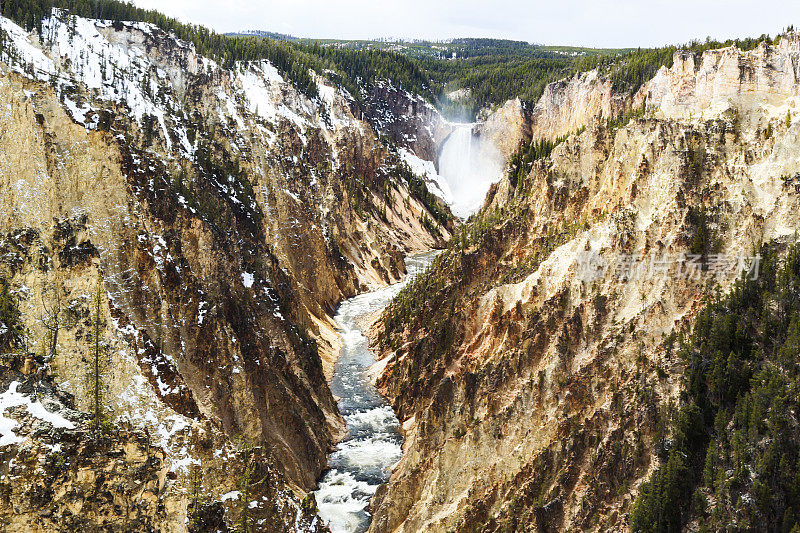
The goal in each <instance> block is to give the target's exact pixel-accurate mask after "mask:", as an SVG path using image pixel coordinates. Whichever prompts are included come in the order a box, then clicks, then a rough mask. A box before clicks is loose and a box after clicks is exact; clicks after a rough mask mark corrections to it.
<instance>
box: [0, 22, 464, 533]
mask: <svg viewBox="0 0 800 533" xmlns="http://www.w3.org/2000/svg"><path fill="white" fill-rule="evenodd" d="M42 28H43V29H42V34H41V35H40V36H36V35H28V34H26V33H25V32H24V31H23V30H22V29H20V28H19V27H17V26H15V25H14V24H13V23H12V22H10V21H8V20H6V19H2V31H3V32H4V37H5V39H4V40H3V43H4V47H3V50H2V55H0V59H2V62H0V124H2V128H1V130H2V131H0V206H2V208H0V228H2V237H0V249H2V250H3V254H2V259H1V261H2V270H0V275H2V277H3V279H4V280H5V281H7V282H8V283H9V284H10V286H11V287H12V292H13V293H14V295H15V297H16V298H17V299H18V300H19V306H20V310H21V312H22V320H23V323H24V326H25V328H26V329H27V331H28V332H29V333H28V335H27V337H26V343H27V347H26V348H27V349H28V350H29V351H30V352H32V353H36V354H40V355H41V356H43V357H45V358H46V362H47V363H48V364H49V366H50V369H51V371H52V372H53V373H54V374H55V375H56V376H57V377H56V386H57V387H58V388H60V389H64V390H66V391H68V392H70V393H72V394H74V396H75V397H76V399H77V407H78V408H80V409H87V408H88V407H89V403H90V401H91V395H90V394H88V392H89V390H90V386H89V382H90V381H91V380H90V379H89V372H90V366H91V365H89V353H90V347H91V339H92V331H93V330H92V327H93V326H92V324H93V322H92V321H93V320H96V319H97V317H99V322H100V323H101V324H102V333H103V342H102V346H101V349H102V352H103V356H102V359H103V363H104V365H103V366H104V374H103V378H102V383H103V387H104V389H103V394H104V397H105V398H106V399H107V400H106V406H107V410H108V411H109V412H108V417H109V418H110V419H111V420H112V421H113V422H114V423H118V422H119V421H120V420H126V421H127V423H130V424H131V427H132V429H131V431H132V432H134V433H136V434H137V435H140V434H141V432H142V431H146V432H148V433H149V434H150V435H158V436H159V438H158V442H157V446H158V447H159V448H161V450H162V451H160V452H159V453H162V454H163V461H162V463H163V465H162V466H158V468H155V467H154V468H155V470H153V475H156V474H157V475H158V476H161V477H163V472H162V470H164V471H166V472H169V473H170V476H169V481H167V482H166V484H165V483H164V482H163V480H162V482H161V485H159V488H158V491H159V494H160V493H162V492H165V491H166V492H169V493H170V494H172V496H173V497H174V498H175V502H176V503H175V504H174V505H175V508H176V509H177V510H173V511H171V514H169V515H168V516H167V517H166V520H167V522H168V523H169V524H171V525H164V527H165V528H167V529H169V528H170V527H173V528H174V529H176V530H183V529H184V528H185V526H184V518H185V517H186V516H187V513H189V511H188V509H189V508H188V503H187V497H186V493H185V491H184V488H185V487H186V486H187V484H188V483H189V478H190V476H189V473H190V470H191V468H190V467H191V465H200V474H198V476H199V477H200V478H201V481H202V483H201V485H202V487H203V488H202V491H203V493H204V494H205V495H206V496H208V497H210V498H212V499H213V498H216V499H219V498H220V495H221V494H222V493H225V492H230V491H232V490H237V484H240V481H241V477H242V475H243V474H242V472H240V471H239V470H241V469H239V468H238V467H237V468H233V469H231V468H228V469H226V468H225V466H224V465H225V461H226V458H227V460H232V459H231V458H232V457H234V455H235V454H241V453H248V454H249V453H250V452H249V451H248V450H250V449H251V447H255V448H253V449H257V450H262V452H258V453H260V454H261V456H260V457H261V458H260V459H258V461H261V463H258V461H256V463H258V464H262V463H263V464H264V465H268V466H263V467H262V466H258V465H256V464H255V463H254V465H255V466H253V468H254V471H256V472H259V473H260V476H261V478H264V479H266V478H269V479H271V480H273V481H270V482H269V483H264V484H263V485H264V486H265V487H266V486H269V487H272V488H271V489H270V490H273V489H274V491H273V493H270V494H266V493H265V494H264V498H265V499H268V496H269V497H272V496H275V495H276V494H282V495H283V496H281V497H280V498H278V497H277V496H275V498H278V499H275V498H273V499H272V500H269V501H268V503H267V504H265V505H267V507H268V509H266V510H265V511H264V512H265V513H271V512H273V510H274V508H276V507H275V506H277V507H279V508H281V509H284V511H285V512H277V511H275V513H273V514H274V515H275V517H276V518H275V517H273V518H269V520H273V519H274V520H278V522H281V521H282V520H285V524H284V526H281V529H291V528H292V527H295V526H293V524H295V522H294V517H295V514H297V513H294V514H293V513H292V512H290V511H291V509H292V508H294V507H296V508H297V509H300V500H299V499H298V498H302V494H303V492H304V491H306V490H309V489H310V488H312V487H313V485H314V483H315V481H316V478H317V476H318V474H319V472H320V471H321V470H322V469H323V468H324V466H325V463H326V455H327V452H328V450H329V448H330V446H331V444H332V442H334V441H335V440H336V439H337V438H339V437H340V436H341V434H342V432H343V422H342V420H341V418H340V417H339V415H338V411H337V409H336V405H335V402H334V399H333V397H332V395H331V394H330V391H329V389H328V387H327V384H326V379H325V377H326V373H329V372H330V369H331V368H332V362H333V358H334V357H335V353H336V350H337V342H338V341H337V339H336V335H335V333H334V326H333V323H332V320H331V318H330V316H331V314H332V311H333V309H334V308H335V306H336V304H337V303H338V302H339V301H340V300H341V299H342V298H343V297H346V296H352V295H354V294H355V293H357V292H358V291H361V290H364V289H366V288H369V287H377V286H381V285H384V284H386V283H390V282H392V281H395V280H398V279H400V278H401V277H402V276H403V274H404V268H405V267H404V264H403V256H404V255H405V254H407V253H409V252H413V251H417V250H423V249H428V248H430V247H434V246H439V245H441V244H442V243H443V242H444V241H445V240H446V239H447V238H448V237H449V233H448V230H447V229H446V228H445V227H444V226H443V225H441V224H440V223H439V222H437V217H435V216H433V215H432V214H431V213H430V211H429V207H430V206H431V204H430V202H429V201H428V202H426V201H425V200H424V199H420V197H419V195H418V194H415V193H413V192H412V191H411V184H410V181H409V179H408V176H407V174H406V173H405V172H404V170H403V169H402V168H401V167H400V166H399V162H400V160H401V159H400V155H399V154H398V153H397V152H396V151H395V150H393V149H390V148H389V147H387V145H386V144H384V143H382V142H381V141H380V140H379V139H378V133H377V132H376V131H375V130H374V129H373V128H372V127H371V126H370V124H369V123H367V122H364V121H361V120H359V119H357V118H355V117H354V114H353V102H352V100H351V99H350V98H349V96H348V95H347V94H346V93H343V92H341V91H339V90H338V89H336V88H335V87H333V86H332V85H330V84H329V83H328V82H327V81H325V80H324V79H322V78H319V79H318V88H319V93H320V97H318V98H315V99H313V100H311V99H309V98H307V97H306V96H304V95H303V94H302V93H301V92H299V91H298V90H297V89H296V88H295V87H294V86H293V85H292V84H291V83H289V82H288V81H286V80H285V79H284V78H283V77H282V76H281V75H280V74H279V73H278V71H277V70H276V69H275V68H274V67H273V66H272V65H271V64H269V63H268V62H266V61H260V62H253V63H247V64H244V63H242V64H237V65H236V66H235V67H234V68H233V69H231V70H227V69H224V68H221V67H220V66H218V65H217V64H216V63H214V62H213V61H211V60H209V59H207V58H204V57H201V56H199V55H198V54H196V52H195V51H194V48H193V47H192V46H191V45H189V44H187V43H184V42H181V41H179V40H176V39H175V38H174V36H171V35H167V34H166V33H164V32H163V31H161V30H159V29H158V28H156V27H154V26H151V25H148V24H142V23H114V24H112V23H110V22H104V21H94V20H88V19H82V18H78V17H73V16H70V15H69V14H67V13H65V12H60V11H54V12H53V15H52V16H51V17H49V18H48V19H46V20H45V21H44V23H43V26H42ZM411 111H412V112H414V110H413V109H412V110H411ZM426 204H427V207H426ZM440 207H441V206H440ZM438 220H443V219H442V217H439V219H438ZM137 432H139V433H137ZM208 435H214V437H213V438H210V437H207V436H208ZM120 438H122V439H123V440H126V439H128V438H129V437H120ZM131 438H134V437H131ZM135 438H139V437H135ZM37 453H38V452H37ZM231 454H234V455H231ZM256 455H258V454H256ZM234 459H235V457H234ZM239 463H240V464H247V462H246V461H245V462H244V463H243V462H241V461H240V462H239ZM131 464H132V463H131ZM159 469H161V470H159ZM158 472H160V473H158ZM248 476H255V474H252V472H250V473H249V474H248ZM261 478H259V479H261ZM252 481H253V482H255V481H257V480H256V479H255V477H253V479H252ZM55 482H56V483H61V482H62V481H60V480H56V481H55ZM120 486H121V485H120ZM17 490H27V486H26V484H25V483H23V482H15V483H14V484H13V485H12V491H17ZM64 490H67V489H66V488H65V489H64ZM254 490H255V489H254ZM292 491H294V492H295V493H297V494H298V496H297V497H295V496H293V495H292ZM240 492H242V491H241V490H240ZM125 497H127V496H125ZM131 497H133V496H131ZM259 497H260V496H259ZM281 498H282V499H281ZM12 499H13V498H12ZM229 500H230V501H228V502H227V503H226V504H225V505H227V506H228V507H230V508H231V509H233V510H231V512H230V513H229V514H228V515H227V516H228V518H227V520H228V521H229V522H230V521H231V520H234V519H238V518H237V517H238V516H239V514H241V513H246V512H247V511H246V510H247V509H249V508H250V507H248V506H249V505H250V504H251V502H249V501H245V502H243V503H242V505H241V507H242V509H239V508H238V507H237V506H239V504H238V503H237V504H235V505H234V503H232V502H234V500H235V499H232V498H229ZM254 501H255V500H254ZM273 504H274V505H273ZM260 505H262V504H261V503H258V504H257V505H256V507H255V508H260V507H259V506H260ZM286 506H289V507H286ZM292 506H294V507H292ZM287 509H288V510H287ZM229 510H230V509H229ZM54 512H56V511H54ZM298 512H299V511H298ZM59 513H61V511H60V510H59V511H58V512H57V513H56V514H59ZM256 514H257V513H256ZM4 516H7V517H9V520H10V522H9V527H17V528H23V529H24V527H25V526H24V524H27V522H24V521H23V519H22V518H19V519H18V520H17V519H15V518H14V517H13V513H4ZM59 516H60V515H59ZM161 518H163V515H159V518H158V520H160V519H161ZM256 519H258V520H268V517H266V515H264V516H260V517H255V515H252V516H250V517H249V518H248V520H256ZM25 520H27V519H25ZM153 520H156V518H153ZM57 523H58V522H57V521H55V522H52V523H49V524H50V525H48V526H46V527H44V526H43V527H44V529H48V528H50V527H52V524H57ZM254 523H255V522H254ZM281 523H283V522H281ZM297 523H298V524H299V523H300V522H297ZM297 527H300V526H297ZM315 527H316V526H315Z"/></svg>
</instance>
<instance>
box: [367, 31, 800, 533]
mask: <svg viewBox="0 0 800 533" xmlns="http://www.w3.org/2000/svg"><path fill="white" fill-rule="evenodd" d="M796 39H797V38H796V36H794V35H790V36H788V37H786V38H784V39H783V40H782V41H781V43H780V44H779V45H778V46H776V47H766V46H762V47H761V48H758V49H756V50H755V51H753V52H749V53H743V52H740V51H737V50H734V49H726V50H723V51H710V52H707V53H705V54H704V56H703V58H702V60H701V61H700V64H701V65H703V66H702V67H701V68H700V70H699V71H695V70H694V68H689V66H691V65H692V64H693V63H692V60H691V59H689V58H688V57H687V56H684V55H682V54H679V55H678V56H676V61H675V65H674V67H673V68H672V69H670V70H667V69H664V70H662V71H661V72H660V73H659V74H658V75H657V76H656V77H655V79H654V80H653V81H652V82H651V83H649V84H647V85H646V86H645V87H644V88H643V89H642V91H641V92H640V93H639V95H637V99H638V102H643V103H644V104H645V105H646V108H647V111H646V112H645V115H644V117H643V118H637V119H634V120H632V121H630V122H629V123H628V124H627V125H625V126H623V127H619V128H609V127H608V125H607V124H605V123H604V122H598V121H589V123H588V127H587V129H586V131H584V132H582V133H581V134H580V135H577V136H575V135H573V136H570V137H568V138H567V139H566V140H565V141H564V142H563V143H562V144H560V145H559V146H558V147H557V148H556V149H555V150H554V151H553V152H552V154H551V155H550V156H549V157H548V158H545V159H543V160H540V161H539V162H536V163H535V164H534V166H533V169H532V171H531V172H530V174H529V175H528V176H527V177H525V178H524V179H523V180H521V181H520V182H519V183H518V184H517V186H516V187H512V185H511V183H510V181H508V180H504V181H503V182H501V183H500V184H499V185H498V186H497V187H496V188H495V189H494V190H493V191H492V192H491V193H490V198H489V200H488V201H487V204H486V205H485V206H484V208H483V210H482V211H481V213H480V214H479V215H478V216H477V217H476V219H475V220H473V221H472V222H471V223H470V224H468V225H467V226H466V227H465V228H464V231H463V232H461V233H458V234H456V235H455V236H454V239H453V241H452V242H451V245H450V246H449V248H448V249H447V250H446V251H445V252H443V253H442V254H441V256H440V257H439V258H437V260H436V262H435V263H434V266H433V268H432V269H431V270H430V271H429V272H428V273H427V274H425V275H423V276H421V277H420V278H418V280H416V282H415V283H413V284H412V285H411V286H410V287H409V288H408V289H407V290H405V291H404V292H402V293H401V294H400V295H399V296H398V298H397V299H396V300H395V302H394V303H393V304H392V306H391V307H390V308H389V309H388V310H387V312H386V313H385V314H384V316H383V317H382V319H381V320H380V321H379V322H378V323H376V325H375V326H374V329H373V339H374V343H375V346H376V348H377V349H378V350H379V352H380V354H381V356H382V357H383V358H384V359H385V360H384V361H381V364H385V365H386V366H385V371H384V372H383V374H382V375H381V376H380V377H379V379H378V383H379V385H380V387H381V388H382V389H383V391H384V392H385V393H386V394H387V395H388V396H389V397H390V398H392V401H393V404H394V407H395V409H396V410H397V412H398V417H399V418H400V420H401V422H402V423H403V429H404V432H405V439H406V440H405V443H404V450H403V451H404V453H403V458H402V460H401V461H400V463H399V465H398V467H397V469H396V470H395V471H394V473H393V475H392V478H391V480H390V482H389V483H388V484H387V485H386V486H384V487H383V488H382V489H381V490H379V492H378V495H377V496H376V499H375V500H374V501H373V511H374V520H373V522H372V526H371V530H372V531H376V532H377V531H408V532H411V531H422V530H425V531H509V530H511V531H526V530H540V531H555V530H575V529H591V530H608V529H624V528H626V527H627V521H628V514H629V512H630V509H631V502H632V498H633V497H635V495H636V493H637V490H638V486H639V484H640V483H641V481H642V480H643V479H645V478H646V477H647V475H648V474H649V473H650V472H651V471H652V469H653V468H654V467H655V465H656V463H657V460H656V458H655V453H654V447H655V444H654V443H655V442H656V440H657V438H658V437H657V436H658V435H661V436H662V437H663V434H664V427H665V426H666V424H667V421H668V420H669V418H670V407H669V406H670V404H671V402H672V403H674V402H675V401H676V400H677V398H678V395H679V392H680V389H681V375H682V373H683V370H684V369H683V368H682V363H681V361H680V360H679V359H678V358H676V357H675V356H674V353H673V351H674V350H673V345H672V342H673V341H671V340H670V339H672V336H671V334H672V333H673V332H675V331H676V330H677V329H678V328H680V327H681V326H682V325H683V324H686V323H687V322H688V321H689V320H690V319H691V318H692V317H693V316H695V315H696V313H697V312H698V310H699V309H701V308H702V306H703V302H704V300H703V297H704V295H705V294H707V291H708V290H710V288H714V287H716V288H719V289H720V290H722V291H724V290H726V289H727V288H728V287H729V286H730V284H731V282H732V280H733V279H734V278H735V277H736V275H737V274H738V273H739V272H740V270H741V267H746V266H749V265H748V264H747V261H744V262H741V263H740V262H739V261H738V258H739V257H741V256H750V255H752V254H753V253H754V250H757V249H758V246H759V245H760V243H762V242H765V241H770V240H774V241H777V242H779V243H786V242H790V241H793V240H794V239H795V235H796V228H797V227H798V224H800V218H799V217H798V207H800V206H798V202H799V201H800V198H798V195H797V190H796V188H795V187H794V186H793V185H792V184H793V179H794V178H792V177H791V176H794V175H795V174H796V173H797V172H798V171H800V159H799V158H798V155H797V153H796V150H794V148H793V147H794V146H797V143H798V141H800V126H798V125H797V123H796V121H795V120H794V118H793V116H792V114H791V113H789V114H788V118H787V109H788V108H790V107H792V106H793V101H794V98H795V94H796V91H797V90H798V84H797V81H796V80H797V79H798V78H797V76H796V75H795V69H796V67H795V64H796V60H795V58H796V57H797V55H798V53H800V47H798V44H797V40H796ZM758 72H760V73H761V74H759V75H757V74H754V73H758ZM587 76H588V77H589V78H587ZM592 76H594V75H593V74H590V75H583V76H581V77H579V78H576V79H573V80H571V81H567V82H564V83H562V84H556V85H555V86H552V87H550V88H549V89H548V91H546V93H545V96H544V97H543V99H542V101H540V102H539V104H537V106H536V110H535V111H534V117H533V126H532V130H533V136H534V138H536V137H537V136H539V137H556V136H560V135H563V134H566V133H569V132H570V131H574V130H576V129H578V128H579V127H580V126H582V125H584V124H586V119H587V118H591V117H596V116H597V115H601V116H609V115H610V114H615V113H616V110H617V107H616V106H617V105H621V104H618V102H624V101H625V98H627V97H617V96H615V95H613V94H610V93H609V89H610V85H608V84H607V82H604V81H602V80H594V78H592ZM584 79H592V80H593V81H592V85H593V86H594V87H595V89H598V87H599V88H601V89H602V88H604V89H603V90H599V89H598V90H596V91H595V89H592V94H594V95H605V96H603V97H602V98H601V97H599V96H598V97H595V96H589V95H588V94H584V93H583V92H582V91H577V92H573V88H574V89H577V87H576V84H578V83H579V82H580V80H584ZM790 80H791V83H790ZM580 83H582V82H580ZM559 92H560V93H561V94H562V95H563V96H560V97H558V98H557V99H556V97H555V95H556V94H557V93H559ZM569 95H572V96H569ZM556 100H558V102H557V103H556ZM728 100H730V103H728ZM566 101H570V102H573V103H574V104H575V106H576V107H574V108H572V109H571V108H570V107H569V106H567V105H563V106H562V104H563V103H564V102H566ZM676 102H677V103H679V104H680V105H679V104H676ZM723 104H724V105H723ZM584 111H585V113H584ZM724 258H728V259H730V260H731V261H723V259H724ZM745 270H746V268H745Z"/></svg>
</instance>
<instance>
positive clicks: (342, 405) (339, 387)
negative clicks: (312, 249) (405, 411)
mask: <svg viewBox="0 0 800 533" xmlns="http://www.w3.org/2000/svg"><path fill="white" fill-rule="evenodd" d="M436 253H437V252H431V253H427V254H422V255H418V256H414V257H408V258H406V267H407V269H408V275H407V276H406V279H405V280H403V282H401V283H397V284H395V285H391V286H389V287H385V288H383V289H379V290H377V291H373V292H368V293H366V294H361V295H358V296H356V297H354V298H350V299H349V300H345V301H344V302H342V304H341V305H340V306H339V309H338V311H337V313H336V317H335V319H336V322H337V324H339V326H340V327H341V330H340V333H341V335H342V350H341V353H340V354H339V359H338V360H337V361H336V367H335V369H334V372H333V379H332V380H331V384H330V386H331V392H333V394H334V395H336V396H337V397H338V398H339V402H338V405H339V412H341V413H342V416H343V417H344V419H345V422H346V423H347V436H346V437H345V439H344V440H343V441H342V442H340V443H339V445H338V446H337V447H336V450H335V451H334V452H333V453H332V454H331V455H330V457H329V458H328V466H329V467H330V468H329V470H328V471H327V472H326V473H325V475H324V476H323V477H322V479H321V480H320V482H319V486H318V488H317V491H316V492H315V493H314V495H315V497H316V500H317V507H318V509H319V515H320V516H321V517H322V519H323V520H324V521H325V523H326V524H327V525H328V527H329V528H330V529H331V531H333V533H361V532H363V531H366V530H367V527H368V526H369V521H370V516H369V514H368V513H367V511H366V507H367V505H368V504H369V500H370V499H371V498H372V496H373V495H374V494H375V490H377V488H378V486H379V485H380V484H381V483H384V482H386V480H387V479H388V478H389V474H391V467H392V465H394V464H395V463H397V461H399V460H400V457H401V455H402V449H401V445H402V443H403V438H402V436H401V435H400V422H399V421H398V420H397V416H395V414H394V411H392V408H391V406H390V405H388V403H387V402H386V400H385V399H384V398H383V397H382V396H381V395H380V394H379V393H378V391H377V390H376V389H375V386H374V385H373V384H372V382H371V381H370V379H369V377H368V376H367V370H368V368H369V367H370V365H372V364H374V363H375V358H374V356H373V354H372V352H371V351H370V350H369V342H368V341H367V338H366V337H365V336H364V334H363V333H362V332H361V328H360V327H359V326H358V323H357V321H358V318H359V317H362V316H364V315H365V314H367V313H371V312H374V311H376V310H378V309H381V308H383V307H384V306H386V304H388V303H389V302H390V301H391V299H392V298H394V296H395V295H396V294H397V293H398V292H399V291H400V289H401V288H402V287H403V286H404V285H405V284H406V283H408V282H409V281H410V280H411V279H412V278H413V277H414V276H416V275H417V274H419V273H420V272H421V271H422V270H424V269H425V268H426V267H427V266H428V264H429V263H430V262H431V261H432V260H433V258H434V256H435V255H436Z"/></svg>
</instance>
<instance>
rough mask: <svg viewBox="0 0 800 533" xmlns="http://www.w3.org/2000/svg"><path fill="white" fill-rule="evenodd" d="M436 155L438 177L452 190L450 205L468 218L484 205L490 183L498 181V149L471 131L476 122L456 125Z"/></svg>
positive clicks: (500, 159) (500, 170) (500, 171)
mask: <svg viewBox="0 0 800 533" xmlns="http://www.w3.org/2000/svg"><path fill="white" fill-rule="evenodd" d="M455 126H456V128H455V129H454V130H453V132H452V133H451V134H450V136H449V137H447V139H446V140H445V142H444V145H443V146H442V150H441V152H440V154H439V176H441V177H442V178H443V179H444V181H445V182H446V183H447V186H448V187H449V189H450V192H451V193H452V197H451V205H450V208H451V210H452V211H453V213H454V214H455V215H457V216H459V217H461V218H467V217H469V215H471V214H473V213H475V212H476V211H477V210H478V209H480V207H481V205H483V200H484V199H485V198H486V193H487V192H488V191H489V187H490V186H491V184H492V183H496V182H497V181H500V178H501V177H502V175H503V168H504V161H503V156H502V154H501V153H500V151H499V150H498V149H497V148H496V147H495V146H493V145H491V144H490V143H488V142H483V141H482V140H481V138H480V137H478V136H475V135H473V134H472V130H473V127H474V126H475V124H455Z"/></svg>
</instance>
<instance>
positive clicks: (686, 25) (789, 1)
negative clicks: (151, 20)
mask: <svg viewBox="0 0 800 533" xmlns="http://www.w3.org/2000/svg"><path fill="white" fill-rule="evenodd" d="M134 3H135V4H137V5H139V6H141V7H145V8H149V9H158V10H159V11H161V12H163V13H166V14H167V15H170V16H173V17H176V18H178V19H180V20H183V21H184V22H192V23H196V24H202V25H204V26H209V27H211V28H213V29H214V30H216V31H218V32H230V31H239V30H266V31H274V32H280V33H288V34H291V35H295V36H297V37H316V38H341V39H372V38H376V37H400V38H420V39H430V40H437V39H448V38H453V37H498V38H506V39H515V40H520V41H527V42H531V43H538V44H549V45H573V46H592V47H604V48H618V47H619V48H621V47H633V46H642V47H647V46H657V45H664V44H682V43H686V42H688V41H690V40H692V39H704V38H705V37H706V36H711V37H713V38H716V39H720V40H722V39H727V38H731V37H748V36H759V35H761V34H763V33H769V34H771V35H774V34H776V33H778V32H780V31H781V30H782V29H783V28H785V27H786V26H788V25H790V24H793V25H794V26H795V27H800V1H798V0H757V1H753V0H671V1H666V0H650V1H648V0H613V1H612V0H544V1H543V0H527V1H526V0H482V1H475V0H461V1H456V0H134Z"/></svg>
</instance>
